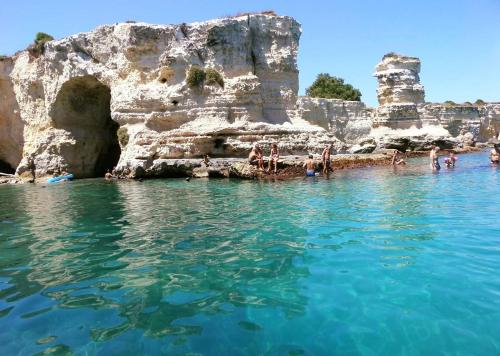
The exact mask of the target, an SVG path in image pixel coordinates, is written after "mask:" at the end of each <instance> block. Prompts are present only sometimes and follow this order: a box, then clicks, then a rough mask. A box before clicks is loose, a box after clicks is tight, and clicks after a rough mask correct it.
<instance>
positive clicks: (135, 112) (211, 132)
mask: <svg viewBox="0 0 500 356" xmlns="http://www.w3.org/2000/svg"><path fill="white" fill-rule="evenodd" d="M300 34H301V28H300V24H299V23H298V22H297V21H295V20H294V19H293V18H291V17H287V16H275V15H272V14H249V15H242V16H237V17H228V18H223V19H217V20H212V21H206V22H199V23H193V24H180V25H151V24H145V23H120V24H115V25H105V26H100V27H98V28H96V29H95V30H93V31H90V32H86V33H79V34H76V35H73V36H70V37H66V38H63V39H61V40H57V41H50V42H48V43H46V44H45V48H44V51H43V54H40V55H37V54H36V53H33V51H28V50H25V51H21V52H19V53H17V54H16V55H14V56H13V57H8V58H1V59H0V99H1V100H0V171H2V170H5V169H4V168H5V167H7V168H9V169H10V170H14V169H15V170H17V174H18V175H19V176H20V177H25V178H30V177H33V176H36V177H43V176H45V175H50V174H52V173H54V172H58V171H61V170H66V171H71V172H72V173H74V174H75V175H76V176H77V177H79V178H82V177H95V176H100V175H102V174H103V173H104V171H105V170H107V169H110V168H112V167H113V166H115V165H116V166H117V171H118V172H122V173H128V174H130V175H131V176H135V177H139V176H154V175H161V174H162V169H161V167H162V165H163V162H165V160H168V159H185V158H196V157H201V156H202V155H204V154H209V155H210V156H212V157H244V156H245V155H246V154H247V153H248V150H249V149H250V148H251V147H252V145H254V144H255V143H257V142H258V143H261V144H263V145H269V144H270V143H272V142H277V143H279V147H280V150H281V151H282V152H283V154H306V153H310V152H316V153H317V152H318V151H321V150H322V148H323V147H324V145H325V144H331V143H333V144H334V146H335V149H336V150H337V151H338V152H354V153H365V152H371V151H373V150H374V149H375V148H377V147H379V148H391V147H393V146H398V145H400V144H401V142H405V145H406V148H409V149H420V148H423V149H425V148H427V147H428V145H429V143H432V142H438V143H439V142H445V141H446V142H447V143H446V144H447V145H449V144H455V143H456V144H460V143H461V142H462V141H463V142H467V143H468V144H469V143H471V144H473V143H474V141H476V140H484V141H486V140H488V139H489V138H491V137H493V136H495V135H497V134H498V131H499V130H500V104H486V105H483V106H480V107H478V106H475V107H472V108H465V107H464V108H459V107H454V108H450V107H447V106H444V105H436V104H427V103H424V89H423V87H422V85H421V84H420V79H419V71H420V61H419V60H418V58H414V57H407V56H402V55H394V54H390V55H387V56H385V57H384V58H383V60H382V62H381V63H379V65H378V66H377V68H376V72H375V76H376V77H377V79H378V81H379V89H378V91H377V93H378V98H379V102H380V106H379V107H378V108H376V109H372V108H368V107H366V106H365V104H363V103H361V102H352V101H342V100H337V99H318V98H308V97H298V96H297V92H298V69H297V52H298V46H299V38H300ZM194 68H199V69H201V70H203V71H204V72H205V73H207V72H209V71H212V73H214V71H215V72H216V73H218V75H219V76H220V77H219V79H217V80H212V81H209V80H206V81H204V82H202V83H199V85H193V83H189V81H188V77H189V75H190V73H191V72H192V71H193V69H194ZM423 129H425V130H424V131H425V132H424V131H418V130H423ZM415 130H417V131H415ZM117 132H118V136H117ZM467 132H469V133H470V134H471V135H472V138H470V137H469V136H467V140H465V138H464V137H465V136H464V135H465V134H466V133H467ZM458 136H460V137H461V138H458ZM118 137H120V139H119V138H118ZM462 138H463V140H462ZM412 140H414V141H415V142H416V143H415V144H413V143H412ZM460 140H462V141H460ZM391 142H392V143H394V144H392V143H391ZM398 147H399V146H398Z"/></svg>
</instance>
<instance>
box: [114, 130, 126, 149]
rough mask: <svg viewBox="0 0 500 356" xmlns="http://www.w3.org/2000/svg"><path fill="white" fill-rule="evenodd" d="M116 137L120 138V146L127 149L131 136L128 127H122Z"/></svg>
mask: <svg viewBox="0 0 500 356" xmlns="http://www.w3.org/2000/svg"><path fill="white" fill-rule="evenodd" d="M116 135H117V136H118V142H119V143H120V146H122V147H125V146H127V144H128V140H129V135H128V130H127V128H126V127H120V128H119V129H118V131H116Z"/></svg>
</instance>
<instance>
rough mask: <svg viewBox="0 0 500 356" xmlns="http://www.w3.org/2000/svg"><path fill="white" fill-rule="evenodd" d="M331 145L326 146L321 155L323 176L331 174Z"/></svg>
mask: <svg viewBox="0 0 500 356" xmlns="http://www.w3.org/2000/svg"><path fill="white" fill-rule="evenodd" d="M331 154H332V145H326V146H325V148H324V150H323V153H322V154H321V161H322V163H323V174H328V173H329V172H330V171H332V172H333V168H332V161H331Z"/></svg>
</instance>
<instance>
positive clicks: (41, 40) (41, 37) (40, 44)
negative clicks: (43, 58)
mask: <svg viewBox="0 0 500 356" xmlns="http://www.w3.org/2000/svg"><path fill="white" fill-rule="evenodd" d="M53 39H54V37H52V36H51V35H49V34H46V33H45V32H38V33H37V34H36V36H35V40H34V41H33V44H32V45H30V46H29V47H28V51H29V52H30V53H31V54H32V55H33V56H35V57H38V56H40V55H41V54H43V52H44V51H45V43H47V42H49V41H52V40H53Z"/></svg>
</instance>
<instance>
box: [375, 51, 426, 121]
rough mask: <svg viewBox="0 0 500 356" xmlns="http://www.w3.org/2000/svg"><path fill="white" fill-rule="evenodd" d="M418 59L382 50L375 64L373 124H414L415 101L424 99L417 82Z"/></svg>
mask: <svg viewBox="0 0 500 356" xmlns="http://www.w3.org/2000/svg"><path fill="white" fill-rule="evenodd" d="M419 73H420V60H419V59H418V58H415V57H407V56H402V55H398V54H394V53H389V54H386V55H385V56H384V57H383V58H382V62H380V63H379V64H378V65H377V67H376V68H375V74H374V75H375V77H376V78H377V80H378V89H377V97H378V102H379V104H380V106H379V107H378V108H377V114H376V118H375V120H374V121H375V124H376V125H381V126H389V127H391V128H409V127H411V126H414V125H415V124H417V121H418V112H417V104H421V103H423V102H424V97H425V93H424V87H423V86H422V85H421V84H420V77H419V75H418V74H419Z"/></svg>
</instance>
